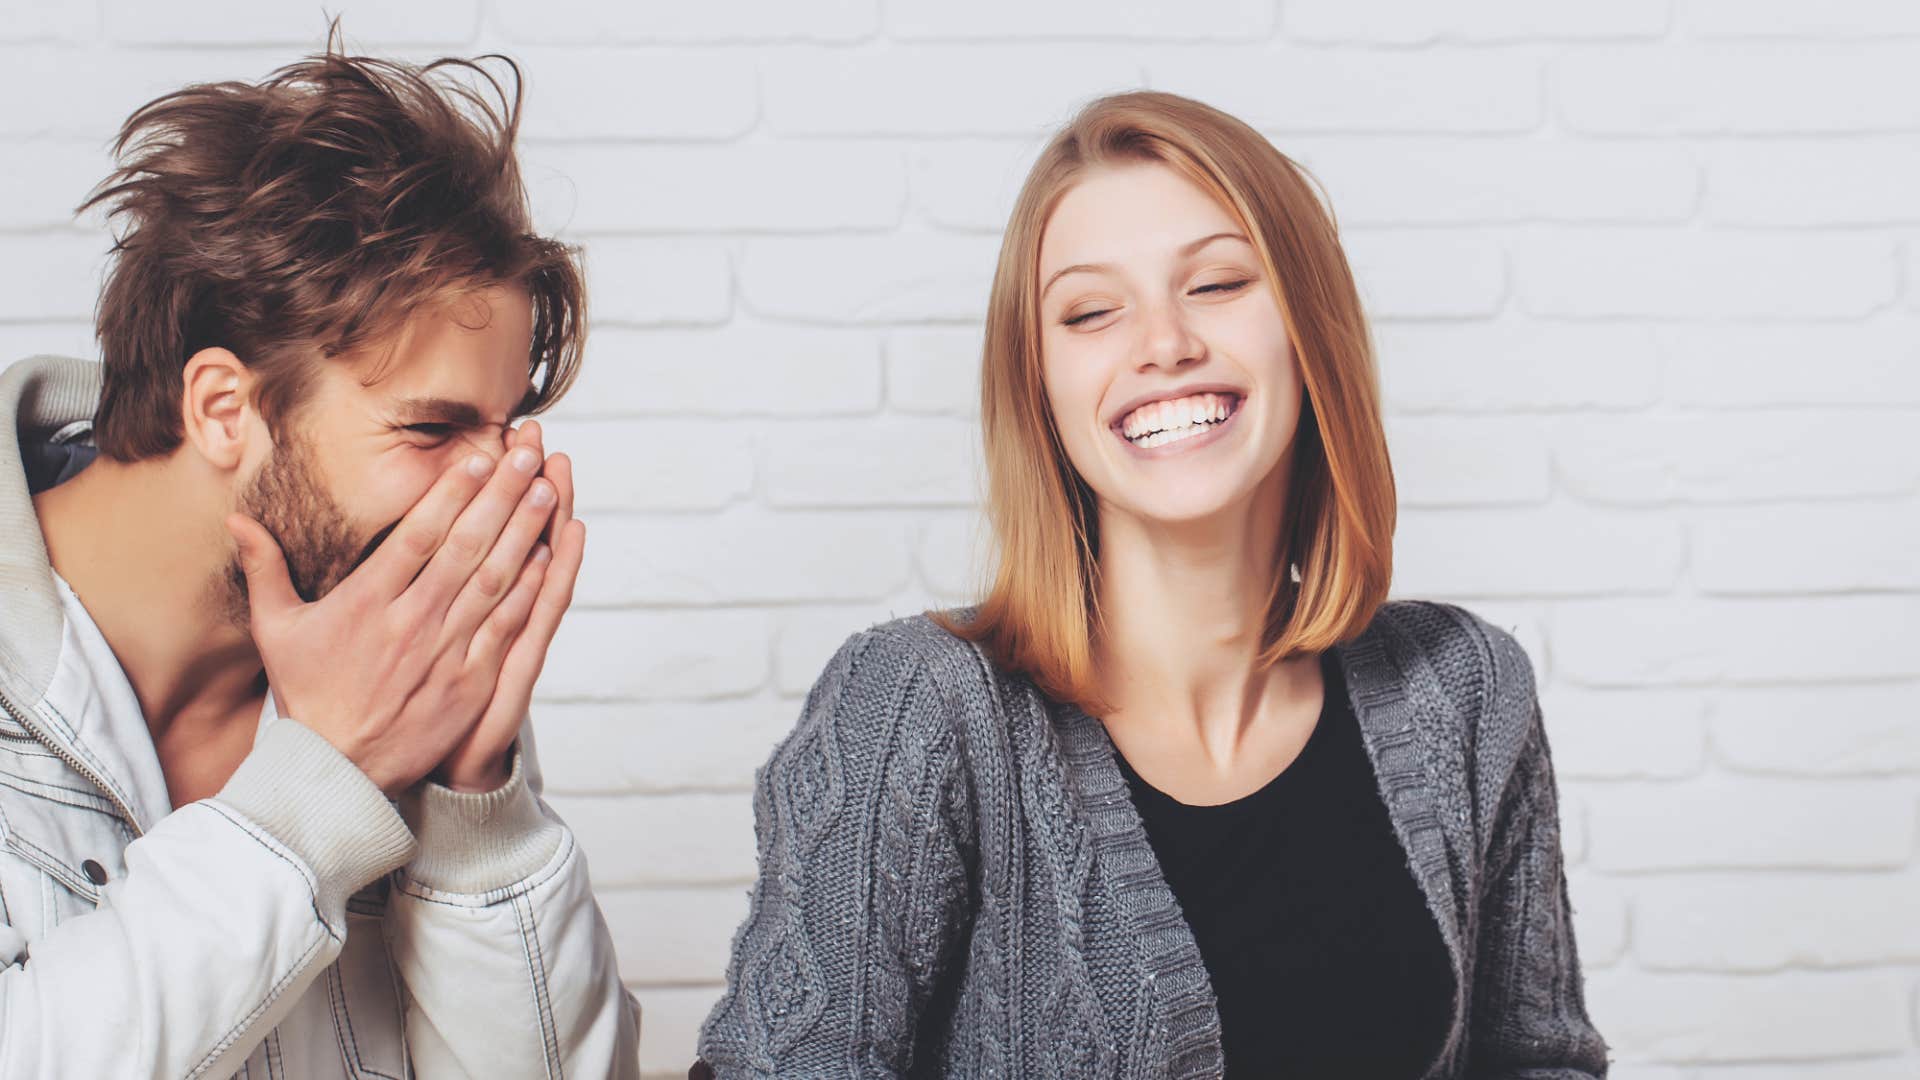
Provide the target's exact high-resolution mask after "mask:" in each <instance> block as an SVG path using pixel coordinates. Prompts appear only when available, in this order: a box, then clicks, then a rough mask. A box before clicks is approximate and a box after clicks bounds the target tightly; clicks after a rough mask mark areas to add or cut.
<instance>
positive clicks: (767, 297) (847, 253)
mask: <svg viewBox="0 0 1920 1080" xmlns="http://www.w3.org/2000/svg"><path fill="white" fill-rule="evenodd" d="M998 257H999V241H998V240H997V239H993V238H988V237H983V236H933V235H923V234H902V235H895V236H887V237H820V238H817V239H816V238H812V237H804V238H802V237H766V238H760V239H754V240H749V241H748V242H747V245H746V251H745V254H744V256H743V258H742V260H741V264H740V295H741V299H742V301H743V302H744V303H745V304H746V306H747V307H748V309H750V310H751V311H753V312H754V313H756V314H759V315H763V316H767V317H770V318H782V319H794V320H797V321H801V322H815V323H862V322H872V323H900V322H918V321H922V320H932V321H947V322H953V321H961V320H965V321H968V322H975V321H977V320H979V319H980V318H981V317H983V316H984V315H985V313H986V306H987V286H988V284H989V283H990V282H991V281H992V279H993V267H994V263H995V261H996V260H997V259H998ZM829 268H830V272H829Z"/></svg>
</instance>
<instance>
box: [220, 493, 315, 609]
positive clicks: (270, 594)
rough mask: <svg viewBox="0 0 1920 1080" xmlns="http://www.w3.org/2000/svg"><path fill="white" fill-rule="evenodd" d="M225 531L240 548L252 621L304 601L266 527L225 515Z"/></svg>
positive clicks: (246, 519) (243, 516)
mask: <svg viewBox="0 0 1920 1080" xmlns="http://www.w3.org/2000/svg"><path fill="white" fill-rule="evenodd" d="M227 532H228V533H229V534H231V535H232V537H233V542H234V544H235V545H236V546H237V547H238V548H239V549H240V570H241V572H242V573H244V574H246V576H247V606H248V607H249V608H250V609H251V610H252V612H253V615H254V617H255V618H259V617H260V616H262V615H272V614H277V613H279V612H281V611H286V610H289V609H291V608H296V607H299V606H300V605H301V604H302V603H303V602H304V601H302V600H301V599H300V594H299V592H297V591H296V590H295V589H294V587H293V578H292V577H290V576H289V575H288V573H287V559H286V556H285V555H283V554H281V552H280V545H279V544H278V543H276V542H275V541H274V539H273V534H272V533H270V532H268V531H267V528H266V526H264V525H262V524H260V523H259V522H257V521H255V520H253V519H252V518H250V517H248V516H247V515H245V514H237V513H236V514H228V515H227Z"/></svg>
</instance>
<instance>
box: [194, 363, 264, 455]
mask: <svg viewBox="0 0 1920 1080" xmlns="http://www.w3.org/2000/svg"><path fill="white" fill-rule="evenodd" d="M181 382H182V383H183V384H184V386H185V393H184V394H183V395H182V397H181V400H180V411H181V420H182V424H183V427H184V428H185V431H186V443H187V445H188V446H191V447H192V448H193V449H194V450H195V452H197V453H198V454H199V455H200V456H201V457H202V458H204V459H206V461H207V463H208V464H209V465H212V466H213V467H214V468H216V469H222V470H231V469H237V468H239V467H240V463H241V462H242V461H244V460H245V459H246V458H247V456H248V455H247V450H248V447H249V445H250V444H251V443H253V442H256V441H258V440H259V439H260V438H261V437H262V436H263V435H264V434H265V432H266V425H264V424H263V423H261V421H260V417H259V415H258V414H256V413H255V412H254V410H253V372H251V371H248V370H247V366H246V365H245V364H243V363H241V362H240V358H239V357H237V356H235V355H233V354H232V353H231V352H228V351H227V350H225V349H201V350H200V351H199V352H197V353H194V354H193V356H192V357H191V358H190V359H188V360H187V366H186V369H185V370H184V371H183V372H181Z"/></svg>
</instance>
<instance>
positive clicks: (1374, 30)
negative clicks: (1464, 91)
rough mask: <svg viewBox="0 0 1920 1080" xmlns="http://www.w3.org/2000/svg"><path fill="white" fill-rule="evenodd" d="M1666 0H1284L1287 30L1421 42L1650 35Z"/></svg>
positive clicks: (1659, 30)
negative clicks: (1596, 0)
mask: <svg viewBox="0 0 1920 1080" xmlns="http://www.w3.org/2000/svg"><path fill="white" fill-rule="evenodd" d="M1667 6H1668V0H1628V2H1623V3H1612V4H1540V3H1530V2H1529V0H1470V2H1466V3H1451V4H1424V3H1420V2H1419V0H1358V2H1356V0H1288V3H1287V4H1286V18H1285V30H1286V35H1287V37H1289V38H1294V39H1297V40H1300V41H1320V42H1351V43H1360V44H1385V45H1421V44H1427V43H1430V42H1434V41H1529V40H1562V39H1566V40H1592V39H1596V38H1599V39H1606V38H1653V37H1659V36H1661V35H1662V34H1663V33H1665V31H1666V28H1667V18H1668V17H1667Z"/></svg>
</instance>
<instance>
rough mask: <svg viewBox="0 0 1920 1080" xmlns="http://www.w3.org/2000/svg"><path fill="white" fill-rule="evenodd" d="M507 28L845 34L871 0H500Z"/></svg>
mask: <svg viewBox="0 0 1920 1080" xmlns="http://www.w3.org/2000/svg"><path fill="white" fill-rule="evenodd" d="M494 11H495V12H496V14H497V17H498V18H499V20H500V23H501V24H502V26H503V27H504V28H505V29H506V31H507V33H508V34H510V35H512V36H513V37H515V38H518V39H521V40H525V41H540V42H563V43H569V44H579V43H587V44H605V43H608V42H619V43H630V42H674V43H678V42H690V41H692V42H698V41H711V42H729V43H737V42H746V41H851V40H854V39H857V38H862V37H867V36H870V35H871V34H873V33H874V31H876V30H877V29H879V21H880V10H879V4H878V3H877V2H876V0H729V2H728V3H725V4H660V3H636V4H608V3H603V2H602V0H499V2H498V3H496V4H495V5H494Z"/></svg>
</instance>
